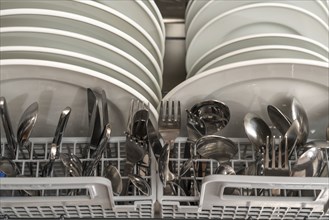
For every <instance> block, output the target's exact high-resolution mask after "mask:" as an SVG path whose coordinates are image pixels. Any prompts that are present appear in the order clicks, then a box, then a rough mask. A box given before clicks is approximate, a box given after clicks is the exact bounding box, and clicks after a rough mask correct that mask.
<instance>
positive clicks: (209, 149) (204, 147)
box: [195, 135, 238, 163]
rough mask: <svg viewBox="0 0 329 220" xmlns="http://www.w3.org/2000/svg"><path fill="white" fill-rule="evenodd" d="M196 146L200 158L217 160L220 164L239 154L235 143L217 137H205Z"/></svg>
mask: <svg viewBox="0 0 329 220" xmlns="http://www.w3.org/2000/svg"><path fill="white" fill-rule="evenodd" d="M195 145H196V149H197V152H198V154H199V155H200V156H202V157H204V158H208V159H214V160H217V161H218V162H219V163H222V162H227V161H229V160H230V159H232V158H233V157H234V155H235V154H236V153H237V152H238V147H237V146H236V145H235V143H234V142H233V141H231V140H230V139H228V138H225V137H222V136H217V135H206V136H203V137H202V138H200V139H199V140H198V141H197V142H196V143H195Z"/></svg>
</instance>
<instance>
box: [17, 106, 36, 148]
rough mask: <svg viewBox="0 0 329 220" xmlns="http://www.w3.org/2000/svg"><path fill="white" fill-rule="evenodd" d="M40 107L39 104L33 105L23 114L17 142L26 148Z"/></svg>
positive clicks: (19, 124)
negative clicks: (25, 145)
mask: <svg viewBox="0 0 329 220" xmlns="http://www.w3.org/2000/svg"><path fill="white" fill-rule="evenodd" d="M38 108H39V105H38V103H37V102H34V103H32V104H31V105H30V106H29V107H28V108H27V109H26V110H25V111H24V113H23V114H22V116H21V118H20V120H19V123H18V129H17V142H18V144H19V145H20V146H24V144H25V143H26V142H28V140H29V138H30V135H31V133H32V130H33V128H34V125H35V123H36V121H37V117H38Z"/></svg>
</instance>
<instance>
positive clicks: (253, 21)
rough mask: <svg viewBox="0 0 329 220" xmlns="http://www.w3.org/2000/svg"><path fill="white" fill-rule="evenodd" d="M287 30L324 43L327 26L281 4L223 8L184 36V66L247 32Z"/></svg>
mask: <svg viewBox="0 0 329 220" xmlns="http://www.w3.org/2000/svg"><path fill="white" fill-rule="evenodd" d="M261 33H290V34H296V35H301V36H305V37H308V38H310V39H313V40H315V41H318V42H319V43H321V44H323V45H324V46H327V47H328V43H329V37H328V34H329V32H328V26H327V25H326V24H325V23H324V22H323V21H321V20H319V19H318V18H317V17H314V16H312V15H311V14H309V13H308V12H307V11H305V10H301V9H298V8H296V7H294V6H290V5H285V4H274V3H273V4H270V3H263V4H253V5H246V6H242V7H239V8H236V9H233V10H231V11H229V12H226V13H224V14H222V15H220V16H218V17H216V18H214V19H213V20H211V21H209V22H208V23H207V24H206V25H205V26H204V27H203V28H202V29H200V30H199V31H198V33H197V34H195V35H193V36H191V35H187V36H186V44H187V48H188V49H187V53H186V66H190V65H193V63H194V62H195V61H196V60H197V59H198V58H200V57H201V56H202V55H204V54H205V53H207V52H208V51H209V50H211V49H213V48H214V47H216V46H217V45H219V44H221V43H223V42H225V41H228V40H231V39H234V38H237V37H242V36H246V35H250V34H261Z"/></svg>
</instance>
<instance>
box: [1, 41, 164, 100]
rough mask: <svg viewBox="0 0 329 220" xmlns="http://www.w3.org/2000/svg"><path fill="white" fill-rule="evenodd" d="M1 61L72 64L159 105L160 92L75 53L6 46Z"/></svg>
mask: <svg viewBox="0 0 329 220" xmlns="http://www.w3.org/2000/svg"><path fill="white" fill-rule="evenodd" d="M0 52H1V59H2V60H6V59H30V60H44V61H54V62H58V63H65V64H72V65H75V66H80V67H83V68H86V69H90V70H93V71H96V72H100V73H103V74H105V75H107V76H110V77H112V78H114V79H117V80H119V81H121V82H123V83H125V84H127V85H128V86H130V87H131V88H134V89H135V90H136V91H138V92H139V93H140V94H142V95H143V96H144V97H145V98H147V99H148V100H149V101H150V102H151V103H152V104H153V105H154V106H158V105H159V103H160V99H161V98H162V97H161V91H160V90H159V91H157V94H155V92H154V91H153V90H152V89H151V87H150V86H149V85H147V84H145V83H144V82H143V81H142V80H140V79H139V78H138V77H136V76H135V75H133V74H131V73H130V72H128V71H126V70H124V69H122V68H121V67H119V66H116V65H113V64H112V63H109V62H107V61H104V60H101V59H98V58H95V57H92V56H88V55H84V54H81V53H76V52H72V51H67V50H59V49H53V48H48V47H31V46H8V47H7V46H6V47H0Z"/></svg>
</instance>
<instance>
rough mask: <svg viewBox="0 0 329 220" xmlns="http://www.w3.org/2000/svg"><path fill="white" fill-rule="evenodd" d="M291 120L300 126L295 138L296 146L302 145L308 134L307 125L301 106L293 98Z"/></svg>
mask: <svg viewBox="0 0 329 220" xmlns="http://www.w3.org/2000/svg"><path fill="white" fill-rule="evenodd" d="M291 113H292V120H297V121H298V122H299V124H300V130H299V132H298V137H297V145H301V146H302V145H304V144H305V143H306V141H307V138H308V134H309V123H308V118H307V114H306V111H305V109H304V108H303V106H302V104H301V103H300V102H299V101H298V100H297V99H296V98H295V97H294V98H293V100H292V103H291Z"/></svg>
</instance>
